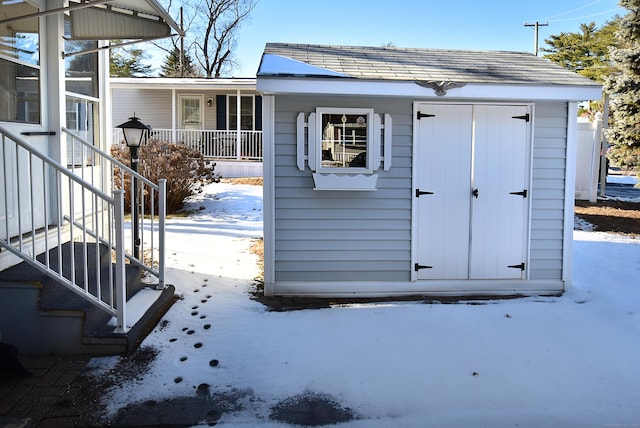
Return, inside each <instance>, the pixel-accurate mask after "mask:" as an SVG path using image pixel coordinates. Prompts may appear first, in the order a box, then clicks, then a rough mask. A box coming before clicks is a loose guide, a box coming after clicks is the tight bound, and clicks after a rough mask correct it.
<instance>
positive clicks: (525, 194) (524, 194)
mask: <svg viewBox="0 0 640 428" xmlns="http://www.w3.org/2000/svg"><path fill="white" fill-rule="evenodd" d="M509 194H510V195H520V196H522V197H523V198H526V197H527V189H524V190H523V191H522V192H509Z"/></svg>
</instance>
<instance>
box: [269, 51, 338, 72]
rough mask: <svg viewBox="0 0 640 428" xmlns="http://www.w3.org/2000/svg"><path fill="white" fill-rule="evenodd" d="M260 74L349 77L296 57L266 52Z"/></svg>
mask: <svg viewBox="0 0 640 428" xmlns="http://www.w3.org/2000/svg"><path fill="white" fill-rule="evenodd" d="M258 74H259V75H261V76H269V75H283V74H284V75H290V76H326V77H349V76H348V75H346V74H344V73H339V72H337V71H333V70H329V69H326V68H321V67H316V66H315V65H310V64H307V63H305V62H302V61H298V60H296V59H292V58H287V57H284V56H280V55H273V54H264V55H263V56H262V62H261V63H260V69H259V70H258Z"/></svg>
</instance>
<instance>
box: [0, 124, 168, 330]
mask: <svg viewBox="0 0 640 428" xmlns="http://www.w3.org/2000/svg"><path fill="white" fill-rule="evenodd" d="M63 134H64V135H65V136H66V139H67V143H68V144H70V145H71V148H72V150H71V152H72V153H77V154H79V156H77V157H73V156H72V159H70V160H69V162H70V164H69V165H63V164H61V163H59V162H56V161H54V160H53V159H51V158H50V157H49V156H47V155H45V154H43V153H41V152H39V151H38V150H36V149H34V148H33V147H32V146H31V145H30V144H28V143H26V142H25V141H24V140H22V139H21V138H19V137H17V136H16V135H14V134H12V133H10V132H9V131H7V130H5V129H3V128H1V127H0V150H2V152H1V160H0V168H1V171H0V181H2V182H3V186H2V189H4V190H3V191H2V193H0V204H2V206H1V207H0V247H2V248H3V249H4V250H7V251H8V252H10V253H11V254H13V255H14V256H16V257H18V258H19V259H21V260H24V261H25V262H27V263H29V264H30V265H31V266H32V267H34V268H35V269H37V270H39V271H40V272H42V273H44V274H46V275H48V276H49V277H51V278H53V279H55V280H56V281H57V282H59V283H60V284H62V285H64V286H65V287H67V288H68V289H70V290H71V291H73V292H74V293H76V294H78V295H79V296H81V297H82V298H84V299H85V300H86V301H88V302H90V303H91V304H93V305H95V306H97V307H98V308H100V309H102V310H103V311H105V312H106V313H108V314H110V315H112V316H114V317H115V319H116V328H115V331H117V332H125V331H126V330H127V329H128V326H127V320H126V295H127V293H126V286H127V284H126V273H125V264H126V261H128V263H129V264H133V265H136V266H138V267H140V268H142V269H143V270H145V271H147V272H148V273H149V274H150V275H151V276H153V277H155V278H156V280H155V281H152V280H147V281H146V282H155V283H156V284H157V286H158V288H162V287H163V286H164V222H165V206H166V205H165V203H164V201H165V199H166V196H165V195H166V181H164V180H161V183H160V184H159V185H156V184H154V183H151V182H149V181H148V180H146V179H144V177H141V176H136V180H135V181H137V182H138V183H140V188H139V191H140V194H141V195H146V196H151V195H154V192H157V194H158V196H159V201H160V203H159V208H158V210H157V211H158V212H157V213H155V212H151V213H147V214H144V213H143V215H141V216H140V218H141V225H140V226H141V230H142V231H143V233H146V234H147V237H148V239H144V238H143V239H142V240H141V241H142V243H143V244H142V245H143V248H144V250H143V251H142V252H141V257H140V259H137V258H134V257H133V256H131V248H132V246H133V242H132V241H131V240H125V232H126V230H125V229H126V226H127V223H126V222H125V216H124V205H125V204H124V192H123V191H122V190H112V188H111V183H113V182H114V180H113V178H114V174H116V173H117V174H121V177H122V180H125V179H126V180H132V181H133V175H134V173H133V171H131V170H130V169H129V168H128V167H126V166H125V165H122V164H121V163H119V162H118V161H117V160H115V159H112V158H110V157H109V156H108V155H107V154H106V153H103V152H101V151H100V150H98V149H96V148H95V147H93V146H91V145H90V144H89V143H87V142H86V141H84V140H83V139H82V138H80V137H79V136H77V135H74V134H73V133H71V132H70V131H68V130H66V129H64V130H63ZM74 159H75V160H74ZM78 159H82V161H79V160H78ZM104 171H107V172H108V174H103V173H101V172H104ZM131 188H132V187H131ZM152 211H153V210H152ZM156 215H157V217H158V218H157V220H156V218H155V217H156ZM129 226H131V224H130V223H129ZM67 243H68V244H70V245H66V246H65V244H67ZM103 266H107V267H108V268H107V269H101V268H102V267H103Z"/></svg>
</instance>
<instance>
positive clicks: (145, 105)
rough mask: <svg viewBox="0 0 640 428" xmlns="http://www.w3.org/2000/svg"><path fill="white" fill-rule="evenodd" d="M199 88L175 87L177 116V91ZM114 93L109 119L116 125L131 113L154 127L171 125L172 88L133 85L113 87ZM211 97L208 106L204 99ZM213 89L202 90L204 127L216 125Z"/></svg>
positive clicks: (190, 93)
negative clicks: (177, 88) (136, 86)
mask: <svg viewBox="0 0 640 428" xmlns="http://www.w3.org/2000/svg"><path fill="white" fill-rule="evenodd" d="M201 94H203V93H202V92H197V91H176V111H175V113H176V116H179V112H178V109H179V108H180V104H179V103H178V98H179V96H180V95H186V96H200V95H201ZM112 95H113V101H112V103H113V108H112V111H113V118H112V123H113V124H114V125H118V124H119V123H124V122H126V121H127V120H128V119H129V117H130V116H133V113H135V114H136V116H137V117H139V118H140V120H141V121H142V122H144V123H145V124H146V125H150V126H151V128H153V129H171V127H172V123H173V121H172V118H171V114H172V109H171V102H172V101H171V99H172V97H171V89H147V88H144V89H136V88H126V89H125V88H114V89H113V90H112ZM208 99H212V103H211V106H209V105H208V104H207V100H208ZM215 99H216V93H215V92H204V95H203V100H204V102H203V106H202V114H203V116H202V119H203V120H204V122H203V127H204V128H205V129H216V103H215ZM175 119H176V127H178V128H179V127H180V124H179V122H178V117H176V118H175Z"/></svg>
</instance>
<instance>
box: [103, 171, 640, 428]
mask: <svg viewBox="0 0 640 428" xmlns="http://www.w3.org/2000/svg"><path fill="white" fill-rule="evenodd" d="M189 205H190V208H191V209H194V210H196V211H195V212H194V213H193V214H191V215H189V216H187V217H180V218H171V219H170V220H169V221H168V227H167V230H168V236H167V247H168V251H167V254H168V260H167V265H168V269H167V278H168V281H167V282H168V283H171V284H174V285H175V286H176V289H177V291H178V292H179V293H180V295H181V297H182V299H181V300H179V301H178V302H176V303H175V304H174V306H173V307H172V308H171V309H170V310H169V312H168V313H167V314H166V316H165V318H164V319H165V320H166V321H167V324H166V325H162V326H158V327H157V328H156V329H155V330H154V331H153V332H152V333H151V334H150V335H149V336H148V337H147V339H146V340H145V341H144V342H143V344H142V346H151V347H154V348H156V349H157V350H158V351H159V352H158V355H157V357H156V358H155V360H154V361H153V362H152V363H151V367H150V369H149V371H148V372H146V373H142V374H140V376H138V378H137V379H129V380H127V381H125V382H124V383H123V384H122V385H119V386H117V387H115V388H114V389H113V390H111V391H109V393H108V394H107V396H106V397H105V402H107V403H109V411H110V412H112V414H113V413H115V412H117V410H118V409H121V408H123V407H125V406H126V405H128V404H130V403H134V402H138V403H139V402H145V401H147V400H161V399H164V398H172V397H173V398H175V397H181V396H194V394H195V390H196V387H197V386H198V385H199V384H201V383H207V384H209V385H211V393H225V392H232V391H237V390H240V391H249V392H250V393H251V395H252V397H254V398H256V399H254V400H248V402H247V403H245V405H244V406H243V408H242V410H239V411H235V412H228V413H225V414H224V415H223V416H222V418H221V419H220V421H219V424H221V425H223V426H242V427H253V426H255V427H258V426H260V427H263V426H273V427H285V426H288V425H286V424H284V423H280V422H275V421H272V420H270V419H269V414H270V412H271V410H270V409H271V408H272V406H274V405H275V404H276V403H278V402H281V401H282V400H285V399H287V398H289V397H292V396H296V395H299V394H303V393H317V394H326V395H327V396H330V397H332V398H333V399H334V400H335V401H336V402H338V403H340V405H341V406H342V407H345V408H346V407H348V408H350V409H351V410H352V411H353V412H354V413H355V414H356V415H357V417H358V419H355V420H352V421H350V422H347V423H343V424H340V425H339V426H341V427H342V426H344V427H349V428H351V427H389V426H397V427H423V426H455V427H483V426H486V427H513V426H519V427H539V426H546V427H552V426H558V427H574V426H581V427H602V426H638V424H640V387H638V385H640V364H638V363H639V362H640V360H639V355H640V340H639V338H640V283H639V282H638V278H639V275H640V241H639V240H635V239H631V238H625V237H621V236H618V235H611V234H606V233H600V232H590V231H576V232H575V233H574V278H573V287H572V288H571V289H570V290H569V291H568V292H566V293H564V295H562V296H561V297H539V296H531V297H525V298H518V299H504V300H489V301H477V302H463V303H454V304H437V303H431V304H427V303H423V302H391V303H377V304H350V305H342V306H334V307H331V308H324V309H307V310H298V311H288V312H271V311H268V310H267V308H265V307H264V306H263V305H262V304H260V303H258V302H256V301H254V300H251V299H250V296H249V294H248V293H249V291H250V290H251V289H252V282H253V279H254V278H255V277H256V276H258V274H259V268H258V266H257V263H256V262H257V258H256V256H255V255H253V254H251V253H250V251H249V247H250V245H251V244H252V241H253V240H254V239H257V238H259V237H261V236H262V188H261V187H258V186H250V185H234V184H230V183H224V182H223V183H217V184H212V185H209V186H207V187H206V188H205V192H204V193H202V194H201V195H199V196H198V197H196V198H194V199H193V201H191V202H190V204H189ZM196 343H199V344H201V346H200V347H196V346H195V345H196ZM185 357H186V359H185ZM212 360H217V362H219V364H217V365H215V363H214V366H212V365H210V362H211V361H212ZM117 361H118V359H117V358H116V359H114V358H113V357H110V358H104V359H94V360H93V361H92V367H96V370H97V373H99V370H104V368H105V367H108V366H113V365H114V364H115V363H116V362H117ZM179 377H180V378H182V380H181V381H180V382H178V383H176V381H175V380H176V378H179Z"/></svg>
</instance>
